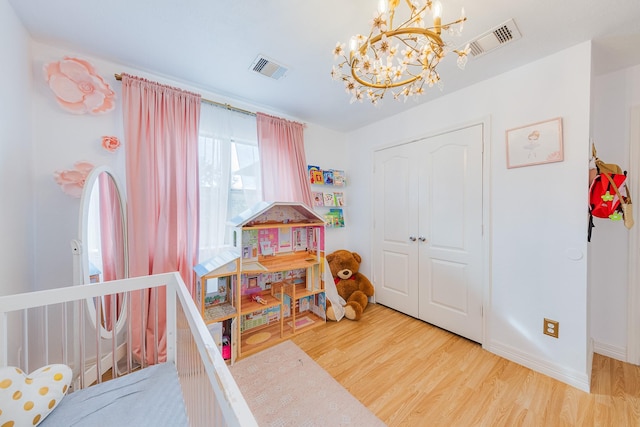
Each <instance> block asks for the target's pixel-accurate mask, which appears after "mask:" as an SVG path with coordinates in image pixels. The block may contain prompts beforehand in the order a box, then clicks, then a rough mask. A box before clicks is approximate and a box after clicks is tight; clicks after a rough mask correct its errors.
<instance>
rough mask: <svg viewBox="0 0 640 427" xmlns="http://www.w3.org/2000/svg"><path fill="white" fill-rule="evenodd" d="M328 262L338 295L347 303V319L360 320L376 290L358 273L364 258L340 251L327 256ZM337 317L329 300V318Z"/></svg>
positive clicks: (345, 314) (345, 307) (345, 311)
mask: <svg viewBox="0 0 640 427" xmlns="http://www.w3.org/2000/svg"><path fill="white" fill-rule="evenodd" d="M327 262H328V263H329V269H330V270H331V275H332V276H333V279H334V281H335V284H336V288H337V291H338V295H340V297H342V298H343V299H344V301H345V302H346V304H345V306H344V316H345V317H346V318H347V319H351V320H360V318H361V317H362V312H363V311H364V309H365V308H366V307H367V304H368V303H369V297H370V296H372V295H373V290H374V288H373V285H372V284H371V282H370V281H369V279H367V277H366V276H365V275H363V274H362V273H359V272H358V269H359V268H360V263H361V262H362V258H361V257H360V255H358V254H357V253H355V252H349V251H345V250H338V251H335V252H333V253H331V254H329V255H327ZM336 317H337V316H336V313H335V312H334V308H333V306H332V305H331V302H330V301H329V300H328V299H327V318H328V319H329V320H337V318H336Z"/></svg>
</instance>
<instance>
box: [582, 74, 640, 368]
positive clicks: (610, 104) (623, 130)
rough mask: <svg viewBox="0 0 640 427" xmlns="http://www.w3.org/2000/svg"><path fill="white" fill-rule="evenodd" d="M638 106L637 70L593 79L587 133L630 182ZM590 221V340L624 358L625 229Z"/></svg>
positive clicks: (636, 168)
mask: <svg viewBox="0 0 640 427" xmlns="http://www.w3.org/2000/svg"><path fill="white" fill-rule="evenodd" d="M638 105H640V66H636V67H631V68H627V69H624V70H621V71H616V72H613V73H609V74H605V75H602V76H597V77H595V78H594V82H593V116H592V135H593V140H594V142H595V144H596V148H597V150H598V157H600V158H601V159H602V160H603V161H605V162H606V163H616V164H619V165H620V166H621V167H622V168H623V169H624V170H627V171H629V178H630V182H634V180H637V179H638V175H639V174H640V165H631V164H629V139H630V134H629V129H630V123H629V119H630V110H631V108H632V107H634V106H638ZM636 182H637V181H636ZM594 223H595V225H596V227H595V228H594V229H593V236H592V239H591V243H590V257H589V277H590V281H591V292H592V295H591V324H592V327H591V332H592V337H593V339H594V341H595V349H596V351H597V352H598V353H601V354H604V355H607V356H610V357H614V358H616V359H619V360H626V354H627V315H628V312H627V300H628V295H627V294H628V292H627V279H628V262H627V257H626V255H627V252H626V248H627V245H628V244H629V231H628V230H627V229H626V228H625V227H624V225H623V224H622V223H621V222H613V221H609V220H604V219H599V218H595V219H594ZM637 226H638V225H637V224H636V227H637Z"/></svg>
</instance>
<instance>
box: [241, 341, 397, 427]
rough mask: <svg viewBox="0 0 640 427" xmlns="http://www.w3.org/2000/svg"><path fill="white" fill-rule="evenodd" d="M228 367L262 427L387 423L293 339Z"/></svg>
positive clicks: (379, 424)
mask: <svg viewBox="0 0 640 427" xmlns="http://www.w3.org/2000/svg"><path fill="white" fill-rule="evenodd" d="M230 369H231V374H232V375H233V378H234V379H235V380H236V382H237V383H238V387H240V391H241V392H242V394H243V395H244V397H245V399H246V401H247V403H248V405H249V408H251V411H252V412H253V415H254V417H255V418H256V420H257V421H258V425H260V426H261V427H276V426H278V427H286V426H292V427H293V426H295V427H302V426H304V427H315V426H318V427H326V426H359V427H376V426H384V425H385V424H384V423H383V422H382V421H380V420H379V419H378V418H377V417H376V416H375V415H374V414H373V413H372V412H371V411H369V410H368V409H367V408H366V407H365V406H364V405H363V404H362V403H360V402H359V401H358V400H357V399H356V398H355V397H353V396H352V395H351V394H350V393H349V392H348V391H347V390H346V389H345V388H344V387H342V386H341V385H340V383H338V382H337V381H336V380H335V379H333V377H332V376H331V375H329V374H328V373H327V372H326V371H325V370H324V369H322V368H321V367H320V366H319V365H318V364H317V363H316V362H315V361H314V360H313V359H311V358H310V357H309V356H308V355H307V354H306V353H305V352H304V351H302V350H301V349H300V348H299V347H298V346H297V345H295V344H294V343H293V342H291V341H285V342H283V343H281V344H278V345H276V346H274V347H271V348H268V349H266V350H264V351H261V352H260V353H257V354H254V355H252V356H249V357H247V358H246V359H243V360H241V361H239V362H236V363H235V364H234V365H233V366H231V368H230Z"/></svg>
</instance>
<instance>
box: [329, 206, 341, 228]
mask: <svg viewBox="0 0 640 427" xmlns="http://www.w3.org/2000/svg"><path fill="white" fill-rule="evenodd" d="M328 215H329V216H330V217H331V227H334V228H342V227H344V215H343V214H342V209H340V208H337V209H329V213H328Z"/></svg>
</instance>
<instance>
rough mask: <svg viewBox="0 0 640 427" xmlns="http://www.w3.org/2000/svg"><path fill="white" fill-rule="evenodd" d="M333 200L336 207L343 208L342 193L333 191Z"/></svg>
mask: <svg viewBox="0 0 640 427" xmlns="http://www.w3.org/2000/svg"><path fill="white" fill-rule="evenodd" d="M333 199H334V200H335V203H336V206H344V193H343V192H342V191H334V193H333Z"/></svg>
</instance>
